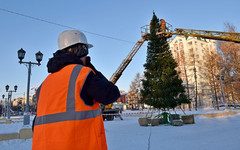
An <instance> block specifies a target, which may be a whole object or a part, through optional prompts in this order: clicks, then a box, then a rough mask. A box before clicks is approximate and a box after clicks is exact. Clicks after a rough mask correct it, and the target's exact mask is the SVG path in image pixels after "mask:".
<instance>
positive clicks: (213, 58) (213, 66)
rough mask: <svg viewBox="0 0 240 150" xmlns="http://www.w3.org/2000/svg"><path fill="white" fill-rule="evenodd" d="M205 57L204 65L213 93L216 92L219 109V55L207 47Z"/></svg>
mask: <svg viewBox="0 0 240 150" xmlns="http://www.w3.org/2000/svg"><path fill="white" fill-rule="evenodd" d="M205 57H206V62H205V63H204V66H205V68H206V70H207V74H206V77H207V79H208V81H209V84H210V86H211V89H212V95H213V92H214V95H215V101H216V106H217V110H219V105H218V98H217V85H216V83H217V79H216V75H217V72H218V70H219V69H218V56H217V53H215V52H213V51H210V50H209V49H208V48H205Z"/></svg>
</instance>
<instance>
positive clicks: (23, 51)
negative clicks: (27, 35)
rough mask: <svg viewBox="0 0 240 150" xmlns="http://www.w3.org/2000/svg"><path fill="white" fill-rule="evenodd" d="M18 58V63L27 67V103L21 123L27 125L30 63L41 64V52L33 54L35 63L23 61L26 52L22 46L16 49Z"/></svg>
mask: <svg viewBox="0 0 240 150" xmlns="http://www.w3.org/2000/svg"><path fill="white" fill-rule="evenodd" d="M17 53H18V58H19V60H20V61H19V63H20V64H25V65H26V66H27V68H28V82H27V105H26V113H24V121H23V125H29V124H30V115H29V114H28V112H29V90H30V76H31V68H32V65H38V66H40V65H41V63H40V62H41V61H42V59H43V54H42V53H41V52H40V51H38V52H37V53H36V54H35V56H36V60H37V63H35V62H31V61H29V62H23V61H22V60H23V59H24V56H25V54H26V52H25V50H23V49H22V48H21V49H20V50H18V52H17Z"/></svg>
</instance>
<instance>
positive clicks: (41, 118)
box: [32, 30, 120, 150]
mask: <svg viewBox="0 0 240 150" xmlns="http://www.w3.org/2000/svg"><path fill="white" fill-rule="evenodd" d="M58 46H59V50H57V51H56V52H55V53H54V54H53V57H52V58H51V59H49V61H48V64H47V68H48V72H49V73H50V74H49V75H48V76H47V78H46V79H45V80H44V81H43V82H42V84H41V86H40V87H39V88H38V90H37V93H36V98H37V115H36V117H35V119H34V122H33V127H34V128H33V129H34V130H33V131H34V132H33V140H32V150H107V143H106V137H105V130H104V124H103V118H102V115H101V109H100V107H99V104H100V103H101V104H104V105H107V104H110V103H113V102H114V101H116V100H117V99H118V98H119V97H120V92H119V90H118V88H117V86H115V85H114V84H113V83H111V82H109V81H108V80H107V79H106V78H105V77H104V76H103V75H102V73H101V72H99V71H97V70H96V69H95V67H94V66H93V65H92V63H91V60H90V57H89V56H87V55H88V49H89V48H91V47H92V45H91V44H89V43H88V42H87V39H86V37H85V35H84V34H83V33H82V32H80V31H78V30H67V31H64V32H62V33H61V34H60V36H59V38H58Z"/></svg>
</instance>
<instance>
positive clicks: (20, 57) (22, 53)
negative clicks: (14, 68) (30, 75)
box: [18, 48, 26, 64]
mask: <svg viewBox="0 0 240 150" xmlns="http://www.w3.org/2000/svg"><path fill="white" fill-rule="evenodd" d="M25 54H26V51H25V50H23V49H22V48H21V49H20V50H18V58H19V59H20V61H19V63H20V64H21V63H22V60H23V59H24V57H25Z"/></svg>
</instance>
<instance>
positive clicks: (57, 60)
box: [47, 50, 120, 105]
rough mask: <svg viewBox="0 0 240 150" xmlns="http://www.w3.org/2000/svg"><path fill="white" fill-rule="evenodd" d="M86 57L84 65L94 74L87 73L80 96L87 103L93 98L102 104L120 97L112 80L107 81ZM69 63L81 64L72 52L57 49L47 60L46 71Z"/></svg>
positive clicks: (57, 69) (53, 70)
mask: <svg viewBox="0 0 240 150" xmlns="http://www.w3.org/2000/svg"><path fill="white" fill-rule="evenodd" d="M88 58H89V59H88V61H87V64H86V66H87V67H90V68H91V69H92V70H93V71H94V72H95V73H96V74H94V73H93V72H90V73H89V75H88V77H87V79H86V81H85V84H84V85H83V88H82V91H81V93H80V96H81V98H82V99H83V100H84V102H85V104H87V105H92V104H93V100H96V101H98V102H99V103H101V104H104V105H107V104H110V103H113V102H114V101H116V100H117V99H118V98H119V97H120V92H119V90H118V87H117V86H115V85H114V84H113V83H112V82H110V81H108V80H107V79H106V78H105V77H104V76H103V75H102V73H101V72H99V71H97V70H96V69H95V67H94V66H93V65H92V64H91V62H90V57H88ZM70 64H81V65H83V63H82V61H81V60H80V58H79V57H77V56H76V55H74V54H73V53H71V52H65V51H62V50H58V51H57V52H56V53H54V56H53V57H52V58H50V59H49V61H48V64H47V68H48V72H49V73H54V72H57V71H59V70H60V69H62V68H64V67H65V66H67V65H70Z"/></svg>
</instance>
